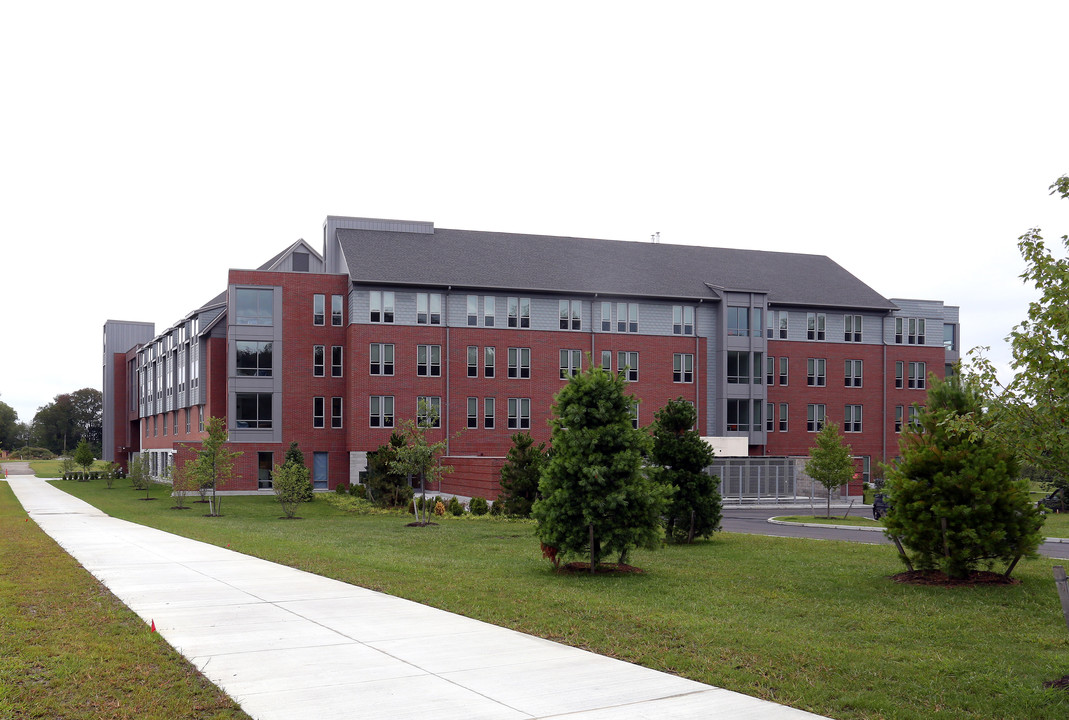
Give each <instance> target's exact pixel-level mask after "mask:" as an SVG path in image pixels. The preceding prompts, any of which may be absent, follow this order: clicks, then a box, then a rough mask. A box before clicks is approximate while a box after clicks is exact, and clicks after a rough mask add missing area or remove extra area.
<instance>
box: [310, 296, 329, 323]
mask: <svg viewBox="0 0 1069 720" xmlns="http://www.w3.org/2000/svg"><path fill="white" fill-rule="evenodd" d="M326 323H327V296H326V295H324V294H323V293H314V294H313V295H312V324H313V325H315V326H317V327H321V326H323V325H326Z"/></svg>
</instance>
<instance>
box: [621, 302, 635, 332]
mask: <svg viewBox="0 0 1069 720" xmlns="http://www.w3.org/2000/svg"><path fill="white" fill-rule="evenodd" d="M616 331H617V332H629V333H637V332H638V303H616Z"/></svg>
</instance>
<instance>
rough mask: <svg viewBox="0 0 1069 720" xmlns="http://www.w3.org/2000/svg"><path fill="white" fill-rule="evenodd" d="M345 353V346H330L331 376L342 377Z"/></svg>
mask: <svg viewBox="0 0 1069 720" xmlns="http://www.w3.org/2000/svg"><path fill="white" fill-rule="evenodd" d="M343 354H344V348H343V347H342V346H341V345H331V346H330V376H331V377H341V376H342V368H343V367H344V363H343V362H342V357H343Z"/></svg>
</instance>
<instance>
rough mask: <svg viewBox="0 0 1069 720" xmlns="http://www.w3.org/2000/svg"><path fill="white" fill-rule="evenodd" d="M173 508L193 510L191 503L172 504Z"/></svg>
mask: <svg viewBox="0 0 1069 720" xmlns="http://www.w3.org/2000/svg"><path fill="white" fill-rule="evenodd" d="M171 509H172V510H192V509H193V508H191V507H190V506H189V505H172V506H171Z"/></svg>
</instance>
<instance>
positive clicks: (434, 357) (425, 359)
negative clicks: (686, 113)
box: [416, 345, 442, 377]
mask: <svg viewBox="0 0 1069 720" xmlns="http://www.w3.org/2000/svg"><path fill="white" fill-rule="evenodd" d="M421 355H422V359H421ZM416 376H417V377H441V376H442V346H441V345H417V346H416Z"/></svg>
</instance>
